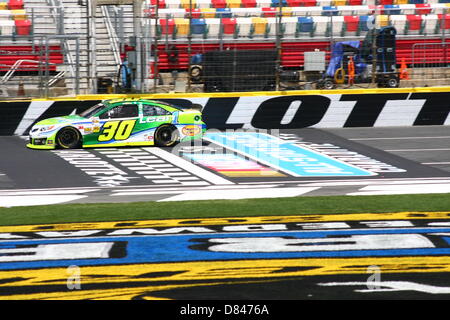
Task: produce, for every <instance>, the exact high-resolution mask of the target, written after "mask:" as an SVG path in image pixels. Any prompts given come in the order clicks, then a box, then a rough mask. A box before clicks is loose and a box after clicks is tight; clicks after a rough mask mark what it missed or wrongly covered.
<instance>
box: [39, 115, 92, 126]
mask: <svg viewBox="0 0 450 320" xmlns="http://www.w3.org/2000/svg"><path fill="white" fill-rule="evenodd" d="M83 120H86V119H85V118H83V117H80V116H78V115H70V116H62V117H55V118H49V119H45V120H42V121H39V122H38V123H36V125H37V126H48V125H55V124H65V123H72V122H76V121H83Z"/></svg>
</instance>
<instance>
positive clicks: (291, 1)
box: [287, 0, 303, 7]
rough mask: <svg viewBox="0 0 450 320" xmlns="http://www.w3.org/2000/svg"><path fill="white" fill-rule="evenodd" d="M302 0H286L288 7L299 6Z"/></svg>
mask: <svg viewBox="0 0 450 320" xmlns="http://www.w3.org/2000/svg"><path fill="white" fill-rule="evenodd" d="M302 3H303V0H287V4H288V6H289V7H301V6H302Z"/></svg>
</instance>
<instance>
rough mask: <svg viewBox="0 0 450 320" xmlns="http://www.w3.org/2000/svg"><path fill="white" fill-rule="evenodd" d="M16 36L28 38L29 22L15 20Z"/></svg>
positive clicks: (29, 31) (29, 32)
mask: <svg viewBox="0 0 450 320" xmlns="http://www.w3.org/2000/svg"><path fill="white" fill-rule="evenodd" d="M15 24H16V34H17V35H19V36H29V35H30V34H31V21H30V20H16V21H15Z"/></svg>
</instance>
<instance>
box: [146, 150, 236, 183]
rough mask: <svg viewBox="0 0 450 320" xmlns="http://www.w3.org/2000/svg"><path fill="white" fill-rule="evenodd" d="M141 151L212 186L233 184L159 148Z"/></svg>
mask: <svg viewBox="0 0 450 320" xmlns="http://www.w3.org/2000/svg"><path fill="white" fill-rule="evenodd" d="M143 149H144V150H146V151H148V152H150V153H152V154H154V155H155V156H158V157H160V158H161V159H164V160H166V161H168V162H170V163H172V164H173V165H175V166H177V167H180V168H182V169H184V170H186V171H188V172H190V173H192V174H194V175H196V176H198V177H200V178H202V179H204V180H206V181H209V182H211V183H213V184H234V182H231V181H229V180H227V179H224V178H222V177H219V176H218V175H215V174H214V173H212V172H209V171H207V170H205V169H202V168H200V167H198V166H196V165H194V164H193V163H191V162H189V161H187V160H185V159H182V158H180V157H178V156H176V155H174V154H172V153H170V152H167V151H165V150H162V149H160V148H154V147H153V148H143Z"/></svg>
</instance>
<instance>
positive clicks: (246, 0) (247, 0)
mask: <svg viewBox="0 0 450 320" xmlns="http://www.w3.org/2000/svg"><path fill="white" fill-rule="evenodd" d="M241 3H242V7H244V8H256V0H242V2H241Z"/></svg>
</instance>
